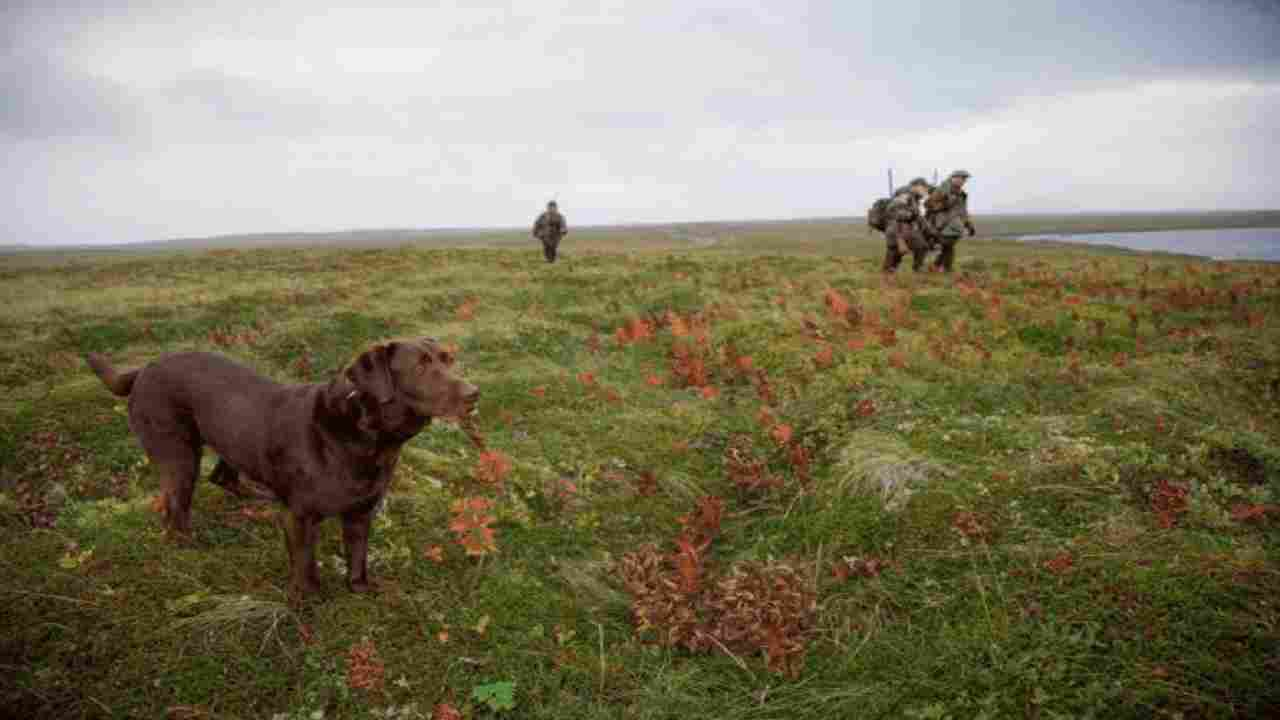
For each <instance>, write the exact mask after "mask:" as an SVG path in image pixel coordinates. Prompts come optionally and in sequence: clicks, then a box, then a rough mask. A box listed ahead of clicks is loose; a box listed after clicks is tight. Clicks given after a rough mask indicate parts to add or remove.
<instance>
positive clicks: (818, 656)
mask: <svg viewBox="0 0 1280 720" xmlns="http://www.w3.org/2000/svg"><path fill="white" fill-rule="evenodd" d="M978 220H979V226H980V229H982V227H981V226H982V222H981V218H979V219H978ZM515 242H521V243H522V244H521V245H520V246H519V247H518V248H514V247H479V246H476V247H441V246H432V245H430V244H422V243H417V244H409V245H405V246H402V247H390V248H382V249H367V248H366V249H350V248H346V249H344V248H290V249H270V248H263V249H218V250H211V251H209V250H206V251H197V250H191V251H186V252H169V253H165V252H153V253H149V254H138V253H123V252H112V253H104V252H98V253H92V254H87V253H86V254H80V255H72V256H39V255H23V256H10V257H6V258H0V303H2V304H3V307H2V309H0V385H3V388H4V392H3V395H2V396H0V470H2V472H3V475H2V476H0V570H2V573H0V574H2V575H3V578H4V580H3V583H0V630H2V631H3V632H0V668H2V670H3V676H4V682H3V683H0V706H2V707H4V708H6V712H7V713H9V714H10V715H11V716H13V717H24V718H33V719H43V718H60V719H61V718H81V717H83V718H90V717H94V718H96V717H147V718H155V717H170V718H211V719H212V718H277V719H280V720H285V719H288V720H292V719H293V718H299V719H301V718H320V717H328V718H438V719H443V718H486V717H503V718H505V717H511V718H515V717H529V718H556V719H557V720H564V719H568V718H669V717H726V718H727V717H732V718H781V717H786V718H808V717H812V718H836V717H909V718H948V717H955V718H973V717H991V718H997V717H1022V716H1026V717H1090V716H1092V717H1107V718H1117V717H1134V718H1150V717H1170V718H1173V717H1223V718H1227V717H1262V716H1266V715H1268V714H1271V713H1276V712H1280V690H1278V689H1277V686H1276V684H1275V678H1276V677H1277V676H1278V674H1280V650H1277V648H1280V565H1278V564H1277V558H1280V552H1278V550H1280V320H1277V318H1280V266H1276V265H1266V264H1260V263H1234V262H1233V263H1220V262H1211V261H1207V260H1200V259H1191V258H1185V257H1174V256H1158V255H1138V254H1132V253H1125V252H1118V251H1108V250H1105V249H1098V248H1088V247H1075V248H1073V247H1069V246H1061V245H1055V246H1046V245H1024V244H1020V243H1017V242H1011V241H999V240H990V239H987V240H982V239H979V240H965V241H964V242H962V243H961V245H960V252H959V264H958V268H957V272H956V273H955V274H953V275H950V276H946V275H941V274H935V273H926V274H912V273H910V272H900V273H898V274H897V276H895V277H890V278H885V277H884V276H882V275H881V273H880V272H879V271H878V265H879V254H880V253H881V252H882V243H883V241H882V240H880V239H879V238H878V237H876V238H873V237H869V236H866V235H865V234H864V231H863V229H862V228H861V227H853V226H850V225H844V224H841V223H835V222H814V223H791V224H780V225H753V226H748V225H735V224H718V225H701V226H690V227H689V228H686V229H685V230H682V231H680V232H672V231H664V230H661V229H655V228H649V229H644V228H640V229H632V230H613V231H598V232H592V231H586V232H580V233H575V234H574V235H571V236H570V237H569V238H568V240H567V242H566V245H565V247H564V248H563V249H564V250H565V254H566V257H565V258H563V259H562V261H561V262H560V263H558V264H556V265H554V266H548V265H546V264H545V263H544V262H543V261H542V259H541V256H540V253H539V248H538V247H537V244H536V243H535V242H533V241H529V240H523V241H521V240H518V239H517V238H515V237H514V236H512V237H510V238H506V239H503V238H501V237H499V238H497V239H496V240H495V241H494V243H492V244H496V245H507V244H514V243H515ZM476 244H477V245H482V244H484V243H476ZM399 335H431V336H435V337H438V338H440V339H441V340H442V341H443V342H445V343H447V344H450V345H452V346H454V347H455V349H456V350H457V356H458V363H459V366H458V368H457V372H458V373H459V374H460V375H462V376H463V377H466V378H467V379H468V380H470V381H471V382H473V383H475V384H477V385H479V386H480V387H481V388H482V391H483V396H482V397H483V399H482V401H481V409H480V414H479V416H478V417H477V418H476V420H475V421H474V423H470V424H463V425H459V424H458V423H454V422H448V421H437V422H435V423H434V424H432V425H431V426H430V427H429V428H428V429H427V430H425V431H424V432H423V433H422V434H421V435H419V436H418V437H417V438H416V439H415V440H413V441H412V442H411V443H410V444H409V445H408V446H407V448H406V451H405V452H404V455H403V459H402V465H401V467H400V468H399V470H398V474H397V479H396V482H395V485H394V487H393V490H392V492H391V494H390V496H389V498H388V501H387V503H386V505H385V507H384V508H383V510H382V512H381V513H380V514H379V516H378V520H377V523H376V526H375V529H374V531H373V534H372V538H371V548H370V562H371V564H372V572H373V573H374V574H376V575H377V576H378V577H379V579H380V580H381V583H382V585H381V588H380V591H379V592H378V593H376V594H368V595H354V594H351V593H348V592H347V591H346V590H345V589H344V587H343V583H342V581H341V578H342V573H343V572H344V568H343V567H342V563H341V561H340V560H339V559H338V558H339V556H340V554H341V547H340V543H341V538H340V528H339V527H338V525H337V524H336V523H333V522H329V523H326V524H325V525H324V526H323V530H322V537H321V541H320V546H319V547H320V555H321V557H322V558H323V563H322V569H321V579H322V581H323V582H324V583H325V590H324V592H323V593H322V594H321V596H320V597H318V598H316V599H314V600H311V601H309V602H307V603H305V604H302V605H299V604H297V603H293V602H290V599H289V597H288V595H287V592H286V588H287V576H286V574H285V573H284V572H283V571H282V568H283V567H284V560H283V558H282V554H283V552H284V550H283V548H282V543H281V541H280V529H279V526H278V523H279V516H280V513H281V510H280V509H279V508H278V507H276V506H273V505H269V504H255V503H252V502H246V501H242V500H238V499H236V498H233V497H230V496H228V495H226V494H225V493H223V492H222V491H221V490H220V489H219V488H217V487H215V486H213V485H211V484H209V483H203V482H202V483H201V485H200V486H199V489H198V492H197V496H196V499H195V502H194V507H193V513H192V521H193V525H194V529H193V537H192V539H191V540H190V541H189V542H186V543H174V542H172V541H170V540H169V539H167V538H166V537H165V536H164V534H163V531H162V526H161V522H160V518H159V517H158V516H157V515H156V512H155V499H156V495H157V480H156V478H155V477H154V475H153V473H152V472H151V470H150V468H148V467H147V466H146V464H145V460H144V455H143V454H142V452H141V450H140V449H139V448H138V447H137V445H136V443H135V441H134V440H133V438H132V436H131V434H130V432H129V430H128V427H127V423H126V418H125V414H124V405H123V403H122V401H121V400H120V399H119V398H115V397H112V396H111V395H110V394H109V393H108V392H107V391H106V390H105V389H104V388H103V387H102V385H101V383H100V382H99V381H98V380H97V378H95V377H94V376H93V374H92V373H91V372H89V371H88V369H87V368H86V367H85V365H84V362H83V360H82V356H83V354H84V353H86V352H89V351H97V352H104V353H107V354H108V355H109V356H110V357H111V358H112V360H113V361H114V362H116V363H117V364H118V365H121V366H129V365H136V364H140V363H143V362H145V361H147V360H149V359H151V358H154V357H155V356H156V355H158V354H160V353H163V352H167V351H174V350H189V349H200V350H212V351H217V352H221V353H225V354H227V355H229V356H231V357H234V358H236V359H237V360H239V361H242V362H244V363H246V364H248V365H250V366H251V367H254V368H256V369H258V370H259V371H260V372H262V373H264V374H267V375H270V376H272V377H274V378H277V379H279V380H281V381H289V382H309V381H310V382H320V381H326V380H328V379H329V378H330V377H332V376H333V375H334V373H335V372H336V371H337V370H338V369H339V368H340V367H342V366H343V364H344V363H346V362H348V361H349V360H351V359H352V358H353V357H354V356H355V355H357V354H358V353H359V352H360V351H361V350H363V349H364V348H365V347H367V346H368V344H370V343H371V342H373V341H376V340H378V339H382V338H386V337H392V336H399ZM212 463H213V459H212V458H211V457H208V453H207V454H206V459H205V471H206V472H207V471H208V470H209V469H210V468H211V467H212Z"/></svg>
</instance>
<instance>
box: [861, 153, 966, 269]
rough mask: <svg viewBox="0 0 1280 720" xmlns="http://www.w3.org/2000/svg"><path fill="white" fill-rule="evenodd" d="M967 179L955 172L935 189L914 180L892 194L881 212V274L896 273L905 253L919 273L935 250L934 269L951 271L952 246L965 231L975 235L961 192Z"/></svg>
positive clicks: (960, 171) (952, 264)
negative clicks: (882, 258)
mask: <svg viewBox="0 0 1280 720" xmlns="http://www.w3.org/2000/svg"><path fill="white" fill-rule="evenodd" d="M968 179H969V173H968V172H967V171H964V170H956V171H955V172H953V173H951V175H950V176H948V177H947V179H946V180H943V181H942V182H941V183H939V184H938V186H937V187H933V186H932V185H930V184H929V181H928V180H925V179H924V178H922V177H918V178H916V179H914V180H912V181H911V182H910V183H908V184H907V185H905V186H903V187H900V188H898V189H897V190H895V191H894V192H893V197H892V198H891V199H889V202H888V205H887V206H886V207H885V209H884V213H885V218H884V237H885V253H884V266H883V269H884V271H885V272H887V273H891V272H894V271H895V270H897V269H898V265H899V264H901V263H902V259H903V258H904V257H906V256H907V255H908V254H909V255H911V268H912V269H913V270H915V271H916V272H920V271H922V270H924V265H925V258H926V257H928V255H929V253H930V252H931V251H933V250H935V249H937V250H938V251H939V252H938V258H937V260H935V261H934V267H936V268H937V269H939V270H943V271H945V272H951V269H952V267H953V266H954V265H955V261H956V244H957V243H958V242H960V238H961V237H963V236H964V234H965V233H966V232H967V233H968V234H969V235H970V236H972V235H973V234H974V233H975V232H976V230H975V229H974V227H973V221H972V220H970V219H969V194H968V193H966V192H965V191H964V184H965V181H966V180H968ZM922 204H923V208H922V207H921V205H922Z"/></svg>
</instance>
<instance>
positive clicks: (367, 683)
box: [347, 640, 386, 691]
mask: <svg viewBox="0 0 1280 720" xmlns="http://www.w3.org/2000/svg"><path fill="white" fill-rule="evenodd" d="M385 675H386V668H385V667H384V666H383V664H382V660H381V659H379V658H378V649H377V648H376V647H374V645H373V641H372V640H365V641H364V642H361V643H358V644H356V645H352V646H351V649H350V650H348V651H347V687H349V688H351V689H352V690H368V691H379V690H382V687H383V680H384V676H385Z"/></svg>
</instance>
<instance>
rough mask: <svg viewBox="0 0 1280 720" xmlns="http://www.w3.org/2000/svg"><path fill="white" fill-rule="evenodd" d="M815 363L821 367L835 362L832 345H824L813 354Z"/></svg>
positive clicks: (827, 366)
mask: <svg viewBox="0 0 1280 720" xmlns="http://www.w3.org/2000/svg"><path fill="white" fill-rule="evenodd" d="M813 364H814V365H817V366H818V367H819V368H829V367H831V366H832V365H833V364H835V352H834V351H833V350H832V349H831V346H830V345H823V346H822V349H821V350H819V351H818V352H817V354H816V355H814V356H813Z"/></svg>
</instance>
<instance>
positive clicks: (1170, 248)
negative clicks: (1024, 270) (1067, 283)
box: [1022, 228, 1280, 262]
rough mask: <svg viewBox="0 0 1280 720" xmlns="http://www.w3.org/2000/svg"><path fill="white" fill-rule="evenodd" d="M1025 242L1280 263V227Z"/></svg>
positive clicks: (1029, 238)
mask: <svg viewBox="0 0 1280 720" xmlns="http://www.w3.org/2000/svg"><path fill="white" fill-rule="evenodd" d="M1022 239H1023V240H1025V241H1029V242H1035V241H1037V240H1051V241H1053V242H1070V243H1084V244H1086V245H1112V246H1116V247H1123V248H1129V249H1130V250H1141V251H1144V252H1169V253H1179V254H1182V255H1200V256H1202V257H1207V258H1214V259H1217V260H1268V261H1271V262H1280V228H1239V229H1227V230H1159V231H1153V232H1122V233H1087V234H1082V235H1027V236H1024V237H1023V238H1022Z"/></svg>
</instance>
